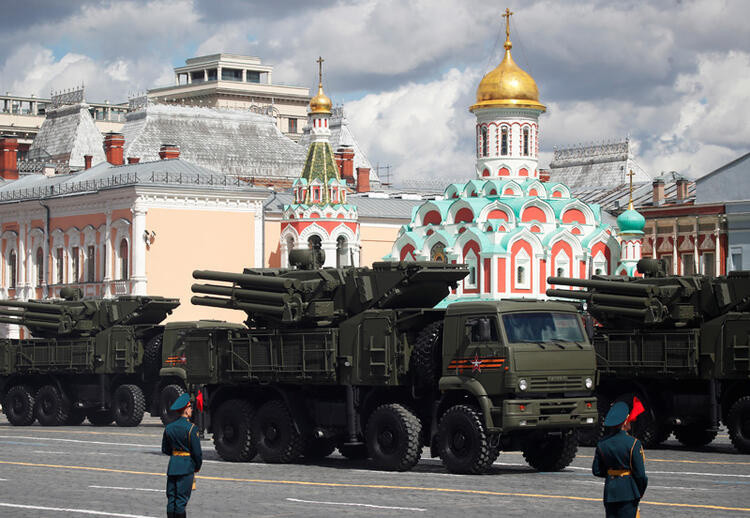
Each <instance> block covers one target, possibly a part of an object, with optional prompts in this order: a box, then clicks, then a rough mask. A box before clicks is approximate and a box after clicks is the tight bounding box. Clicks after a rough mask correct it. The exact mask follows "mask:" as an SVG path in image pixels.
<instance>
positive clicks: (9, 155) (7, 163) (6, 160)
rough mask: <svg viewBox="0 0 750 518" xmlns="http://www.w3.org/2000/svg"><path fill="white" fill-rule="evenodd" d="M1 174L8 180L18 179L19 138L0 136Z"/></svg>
mask: <svg viewBox="0 0 750 518" xmlns="http://www.w3.org/2000/svg"><path fill="white" fill-rule="evenodd" d="M0 176H1V177H3V178H5V179H6V180H17V179H18V140H16V138H15V137H0Z"/></svg>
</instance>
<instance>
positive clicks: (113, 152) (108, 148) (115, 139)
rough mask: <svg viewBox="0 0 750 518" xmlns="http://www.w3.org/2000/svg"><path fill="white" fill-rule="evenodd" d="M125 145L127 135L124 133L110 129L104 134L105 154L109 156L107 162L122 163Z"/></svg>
mask: <svg viewBox="0 0 750 518" xmlns="http://www.w3.org/2000/svg"><path fill="white" fill-rule="evenodd" d="M124 146H125V137H124V136H123V135H122V133H115V132H114V131H110V132H109V133H107V134H106V135H104V156H106V157H107V162H109V163H110V164H112V165H122V164H123V163H124V161H123V153H124V150H123V147H124Z"/></svg>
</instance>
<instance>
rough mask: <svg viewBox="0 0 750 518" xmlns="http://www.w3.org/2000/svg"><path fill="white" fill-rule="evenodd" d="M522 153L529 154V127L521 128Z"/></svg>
mask: <svg viewBox="0 0 750 518" xmlns="http://www.w3.org/2000/svg"><path fill="white" fill-rule="evenodd" d="M523 154H524V156H529V128H524V129H523Z"/></svg>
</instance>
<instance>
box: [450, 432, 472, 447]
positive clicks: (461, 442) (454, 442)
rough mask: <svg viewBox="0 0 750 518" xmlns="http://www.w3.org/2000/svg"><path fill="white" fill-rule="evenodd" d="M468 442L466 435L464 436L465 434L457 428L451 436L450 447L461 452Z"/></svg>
mask: <svg viewBox="0 0 750 518" xmlns="http://www.w3.org/2000/svg"><path fill="white" fill-rule="evenodd" d="M468 442H469V440H468V437H466V435H465V434H464V433H463V432H462V431H460V430H459V431H457V432H455V433H454V434H453V436H452V437H451V449H453V450H455V451H458V452H463V451H464V450H465V449H466V447H467V445H468Z"/></svg>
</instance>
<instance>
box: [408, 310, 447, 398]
mask: <svg viewBox="0 0 750 518" xmlns="http://www.w3.org/2000/svg"><path fill="white" fill-rule="evenodd" d="M442 336H443V322H442V321H438V322H433V323H432V324H429V325H428V326H427V327H425V328H424V329H423V330H422V332H421V333H419V336H418V337H417V341H416V343H415V344H414V350H413V351H412V353H411V368H410V370H411V371H412V372H413V373H414V375H415V377H416V379H415V383H416V385H417V387H418V388H420V389H422V390H433V389H434V388H435V387H437V382H438V379H439V378H440V374H441V358H440V354H441V348H440V339H441V338H442Z"/></svg>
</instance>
